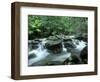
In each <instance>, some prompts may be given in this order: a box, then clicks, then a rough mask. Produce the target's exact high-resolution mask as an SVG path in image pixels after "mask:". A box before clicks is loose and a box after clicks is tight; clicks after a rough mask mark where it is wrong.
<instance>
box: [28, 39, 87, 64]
mask: <svg viewBox="0 0 100 82" xmlns="http://www.w3.org/2000/svg"><path fill="white" fill-rule="evenodd" d="M39 40H40V42H38V43H37V48H36V49H32V50H29V52H28V66H46V65H63V64H62V63H63V62H64V61H65V60H66V59H67V58H69V57H71V55H76V56H77V57H79V56H80V52H81V51H82V49H83V48H84V47H86V45H87V43H86V42H84V41H82V40H77V39H72V44H73V45H74V48H70V47H68V48H67V47H65V46H66V44H64V41H62V43H61V45H62V47H61V48H62V51H61V52H60V53H56V54H54V53H52V52H50V51H49V50H48V49H47V48H46V47H45V44H46V43H47V39H46V38H44V39H39Z"/></svg>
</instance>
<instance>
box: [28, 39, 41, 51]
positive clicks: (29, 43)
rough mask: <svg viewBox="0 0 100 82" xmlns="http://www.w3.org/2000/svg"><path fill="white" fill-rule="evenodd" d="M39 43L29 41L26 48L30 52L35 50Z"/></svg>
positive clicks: (37, 41)
mask: <svg viewBox="0 0 100 82" xmlns="http://www.w3.org/2000/svg"><path fill="white" fill-rule="evenodd" d="M39 43H40V40H29V41H28V48H29V49H30V50H32V49H37V48H38V44H39Z"/></svg>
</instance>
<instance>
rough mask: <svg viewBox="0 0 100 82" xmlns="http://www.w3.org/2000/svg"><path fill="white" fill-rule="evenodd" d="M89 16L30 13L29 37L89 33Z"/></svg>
mask: <svg viewBox="0 0 100 82" xmlns="http://www.w3.org/2000/svg"><path fill="white" fill-rule="evenodd" d="M87 28H88V18H87V17H70V16H38V15H28V35H29V37H28V39H29V40H32V39H35V38H45V37H49V36H55V35H60V34H63V35H82V34H87V30H88V29H87Z"/></svg>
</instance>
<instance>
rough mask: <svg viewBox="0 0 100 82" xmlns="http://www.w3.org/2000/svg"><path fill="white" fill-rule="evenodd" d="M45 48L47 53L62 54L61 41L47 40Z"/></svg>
mask: <svg viewBox="0 0 100 82" xmlns="http://www.w3.org/2000/svg"><path fill="white" fill-rule="evenodd" d="M45 47H46V48H47V49H48V51H50V52H52V53H54V54H58V53H61V52H62V49H63V48H62V41H61V40H56V41H52V40H49V41H48V42H47V43H46V44H45Z"/></svg>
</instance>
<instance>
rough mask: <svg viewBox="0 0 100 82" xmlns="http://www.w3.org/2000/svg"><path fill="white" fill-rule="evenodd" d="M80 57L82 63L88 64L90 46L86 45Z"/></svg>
mask: <svg viewBox="0 0 100 82" xmlns="http://www.w3.org/2000/svg"><path fill="white" fill-rule="evenodd" d="M80 58H81V60H82V63H84V64H87V61H88V47H87V46H86V47H84V48H83V50H82V51H81V53H80Z"/></svg>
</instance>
